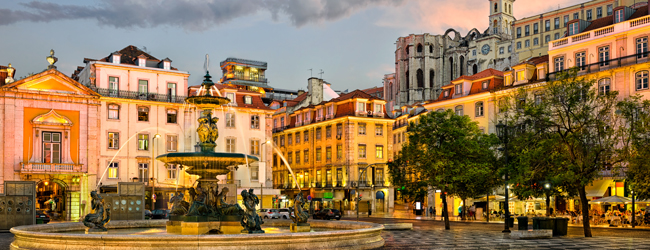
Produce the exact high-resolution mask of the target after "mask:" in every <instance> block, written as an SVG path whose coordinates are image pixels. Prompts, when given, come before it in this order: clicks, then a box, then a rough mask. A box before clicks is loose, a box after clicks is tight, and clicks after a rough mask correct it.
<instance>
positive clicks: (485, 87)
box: [481, 81, 490, 90]
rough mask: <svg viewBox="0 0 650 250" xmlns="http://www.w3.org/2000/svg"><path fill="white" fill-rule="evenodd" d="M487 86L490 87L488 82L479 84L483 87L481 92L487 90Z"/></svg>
mask: <svg viewBox="0 0 650 250" xmlns="http://www.w3.org/2000/svg"><path fill="white" fill-rule="evenodd" d="M489 86H490V81H483V82H482V83H481V87H483V90H486V89H488V87H489Z"/></svg>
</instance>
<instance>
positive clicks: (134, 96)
mask: <svg viewBox="0 0 650 250" xmlns="http://www.w3.org/2000/svg"><path fill="white" fill-rule="evenodd" d="M90 88H91V89H92V90H94V91H95V92H97V93H98V94H100V95H102V96H107V97H115V98H124V99H131V100H145V101H155V102H171V103H184V102H185V98H186V96H178V95H163V94H158V93H150V92H137V91H127V90H117V89H105V88H96V87H93V86H90Z"/></svg>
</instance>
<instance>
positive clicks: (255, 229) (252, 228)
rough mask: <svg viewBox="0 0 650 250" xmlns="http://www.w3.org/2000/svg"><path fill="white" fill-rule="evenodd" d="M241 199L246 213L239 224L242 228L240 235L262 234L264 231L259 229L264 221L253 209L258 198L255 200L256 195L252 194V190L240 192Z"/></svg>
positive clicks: (257, 202)
mask: <svg viewBox="0 0 650 250" xmlns="http://www.w3.org/2000/svg"><path fill="white" fill-rule="evenodd" d="M241 197H242V199H243V200H244V207H246V212H245V213H244V215H243V216H242V218H241V222H240V223H241V225H242V227H244V230H242V233H249V234H257V233H264V230H262V227H261V226H262V224H264V221H262V218H260V216H259V215H258V214H257V211H256V209H255V207H256V206H257V204H259V203H260V200H259V198H257V195H255V194H253V189H252V188H251V189H249V190H248V191H246V190H242V191H241Z"/></svg>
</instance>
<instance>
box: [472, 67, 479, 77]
mask: <svg viewBox="0 0 650 250" xmlns="http://www.w3.org/2000/svg"><path fill="white" fill-rule="evenodd" d="M472 72H473V73H472V75H475V74H476V73H478V65H476V64H474V66H472Z"/></svg>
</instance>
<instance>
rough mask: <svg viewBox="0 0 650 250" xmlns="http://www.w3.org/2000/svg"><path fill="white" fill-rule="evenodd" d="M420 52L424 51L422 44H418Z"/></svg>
mask: <svg viewBox="0 0 650 250" xmlns="http://www.w3.org/2000/svg"><path fill="white" fill-rule="evenodd" d="M418 53H422V44H418Z"/></svg>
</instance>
